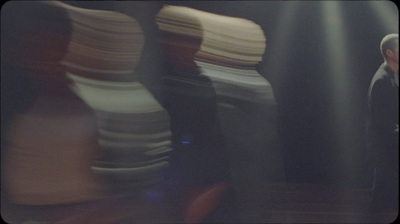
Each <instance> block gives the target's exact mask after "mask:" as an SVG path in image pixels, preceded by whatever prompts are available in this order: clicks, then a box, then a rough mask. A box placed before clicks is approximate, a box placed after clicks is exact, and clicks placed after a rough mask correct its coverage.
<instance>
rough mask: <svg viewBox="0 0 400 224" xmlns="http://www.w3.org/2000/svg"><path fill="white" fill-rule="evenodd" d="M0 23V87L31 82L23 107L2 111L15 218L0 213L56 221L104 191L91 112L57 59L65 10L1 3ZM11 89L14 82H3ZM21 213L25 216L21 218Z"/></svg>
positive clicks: (63, 41)
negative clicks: (96, 171)
mask: <svg viewBox="0 0 400 224" xmlns="http://www.w3.org/2000/svg"><path fill="white" fill-rule="evenodd" d="M1 23H2V24H1V40H2V46H1V51H2V52H1V54H2V86H3V85H4V86H7V85H11V84H16V83H15V81H14V83H12V82H9V81H10V80H20V81H21V82H23V83H22V85H25V82H27V81H29V80H30V81H31V84H32V85H31V86H29V88H31V91H30V92H26V97H31V100H30V101H29V100H28V101H27V103H26V105H25V108H24V110H19V111H15V113H14V114H13V113H11V112H10V113H9V114H10V115H9V116H8V117H6V119H9V121H8V122H7V124H8V127H7V130H6V131H7V132H6V135H4V139H5V140H6V143H5V147H4V148H2V150H3V149H4V150H5V152H4V153H3V152H2V154H3V156H2V182H3V183H4V188H5V192H6V195H7V197H6V198H7V199H8V200H9V202H10V203H11V204H13V205H18V206H20V208H21V210H19V212H20V213H18V212H17V213H14V214H16V215H15V216H14V217H7V216H6V215H5V216H3V217H4V218H5V219H6V221H11V222H15V221H16V220H14V218H16V219H19V221H27V220H21V219H36V220H35V221H50V222H55V221H57V220H59V219H63V218H66V217H68V216H69V215H71V214H75V213H76V212H77V211H75V210H74V209H73V208H74V205H78V204H80V206H82V205H83V204H82V203H84V204H85V203H87V202H91V201H97V200H98V199H100V198H102V197H104V196H105V195H106V190H105V189H104V186H103V184H102V181H101V179H99V178H98V177H97V176H95V175H94V173H93V172H92V170H91V165H92V163H93V161H94V160H95V158H96V157H97V153H98V150H99V145H98V141H97V128H96V117H95V115H94V112H93V111H92V109H91V108H90V107H89V106H88V105H87V104H85V103H84V102H83V101H82V100H81V99H80V98H79V97H78V96H76V95H75V94H74V93H73V91H71V89H70V87H69V84H70V83H71V82H70V80H69V79H68V78H67V76H66V73H65V69H64V67H63V66H62V65H61V64H60V63H59V62H60V61H61V60H62V59H63V57H64V56H65V54H66V52H67V49H68V44H69V41H70V36H71V32H72V26H71V23H70V19H69V17H68V14H67V12H66V11H65V10H63V9H61V8H58V7H54V6H51V5H48V4H45V3H43V2H27V1H25V2H20V1H11V2H7V3H6V4H5V5H4V6H3V7H2V13H1ZM3 77H5V78H6V79H5V80H3ZM21 77H22V78H21ZM3 81H8V83H4V84H3ZM13 88H18V86H7V89H13ZM21 91H25V90H21ZM15 92H17V91H15ZM4 93H6V94H8V93H9V92H8V93H7V92H4ZM2 95H3V92H2ZM22 95H23V94H22ZM3 97H4V98H7V95H6V96H2V99H3ZM8 97H10V98H11V99H9V101H10V103H12V104H18V103H20V102H12V101H13V100H18V98H12V97H13V95H8ZM21 98H24V97H23V96H22V97H21ZM2 113H3V109H2ZM2 119H3V117H2ZM2 121H3V120H2ZM2 123H3V122H2ZM3 131H5V130H2V135H3ZM3 199H4V198H3V197H2V200H3ZM58 206H60V207H58ZM78 207H79V206H78ZM67 208H69V209H71V210H69V211H70V213H68V212H67V211H68V209H67ZM2 209H3V207H2ZM27 211H31V213H32V214H31V215H29V217H28V216H26V217H24V215H23V214H27V213H26V212H27ZM67 214H68V215H67ZM3 215H4V214H3ZM7 218H10V219H11V220H7ZM37 219H39V220H37ZM31 221H32V220H31Z"/></svg>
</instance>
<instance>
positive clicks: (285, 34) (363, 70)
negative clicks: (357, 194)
mask: <svg viewBox="0 0 400 224" xmlns="http://www.w3.org/2000/svg"><path fill="white" fill-rule="evenodd" d="M65 2H66V3H68V4H71V5H74V6H79V7H83V8H92V9H105V10H114V11H119V12H122V13H125V14H128V15H130V16H132V17H134V18H135V19H136V20H137V21H138V22H139V23H140V24H141V25H142V29H143V31H144V35H145V38H146V43H145V47H144V52H143V57H142V60H141V63H140V65H139V66H138V67H137V72H139V73H140V74H141V81H142V82H143V83H144V84H145V85H146V86H147V87H148V88H149V89H150V90H151V91H152V92H153V93H154V94H157V86H156V84H155V83H156V80H157V79H158V78H159V76H160V74H162V69H163V67H162V63H161V60H160V57H161V54H160V53H161V51H160V48H159V44H158V38H159V33H158V30H157V26H156V24H155V22H154V17H155V15H156V14H157V12H158V11H159V10H160V9H161V7H162V6H163V4H171V5H184V6H188V7H192V8H195V9H199V10H204V11H208V12H212V13H217V14H221V15H227V16H234V17H241V18H246V19H250V20H252V21H254V22H256V23H257V24H259V25H260V26H261V27H262V29H263V30H264V33H265V35H266V38H267V49H266V52H265V54H264V56H263V61H262V62H261V63H260V64H259V65H258V66H257V69H258V70H259V72H260V74H262V75H263V76H264V77H265V78H266V79H267V80H268V81H269V82H270V83H271V84H272V86H273V88H274V91H275V97H276V100H277V102H278V108H277V109H278V132H279V135H280V140H281V148H282V152H283V155H284V161H285V166H286V175H287V178H288V179H289V181H293V182H317V183H337V184H354V183H355V184H363V183H366V182H368V170H367V166H366V164H365V163H364V158H365V140H366V139H365V117H366V110H367V104H366V95H367V90H368V86H369V82H370V80H371V78H372V76H373V75H374V72H375V71H376V69H377V68H378V66H379V65H380V64H381V63H382V57H381V55H380V52H379V43H380V40H381V39H382V37H383V36H385V35H386V34H388V33H398V20H399V18H398V8H397V7H396V5H395V4H394V3H393V2H390V1H338V2H328V3H327V2H323V1H322V2H320V1H104V2H103V1H65ZM246 128H251V127H246Z"/></svg>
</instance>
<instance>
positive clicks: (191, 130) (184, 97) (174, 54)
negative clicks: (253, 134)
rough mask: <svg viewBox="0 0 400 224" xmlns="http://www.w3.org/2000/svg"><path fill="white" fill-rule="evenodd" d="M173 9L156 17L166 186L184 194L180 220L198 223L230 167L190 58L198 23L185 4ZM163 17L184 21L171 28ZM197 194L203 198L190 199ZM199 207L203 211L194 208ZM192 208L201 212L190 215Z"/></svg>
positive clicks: (209, 96)
mask: <svg viewBox="0 0 400 224" xmlns="http://www.w3.org/2000/svg"><path fill="white" fill-rule="evenodd" d="M175 9H176V8H174V7H173V6H166V7H164V8H163V9H162V10H161V11H160V12H159V13H158V14H157V18H156V20H157V24H158V26H159V28H160V30H161V36H162V47H163V53H164V58H165V60H166V67H167V69H166V73H165V74H164V75H163V80H162V91H163V97H162V98H161V99H159V100H160V103H161V105H163V107H164V108H165V109H166V110H167V111H168V113H169V115H170V117H171V131H172V145H173V148H174V152H173V153H171V169H170V173H169V179H170V182H171V184H172V186H174V187H173V188H172V189H173V191H176V192H178V193H183V192H184V194H185V193H186V194H187V196H186V197H184V199H183V201H182V203H185V202H187V203H188V204H187V205H189V207H187V208H186V212H187V213H186V215H185V218H184V221H185V222H199V221H201V220H202V219H203V218H204V216H205V215H207V213H208V212H210V211H211V210H213V209H214V207H215V206H216V205H217V204H218V203H219V200H220V199H221V196H222V195H223V194H224V193H225V191H226V190H227V188H228V184H227V183H226V182H229V181H230V171H229V163H228V158H227V156H228V155H227V153H226V152H225V146H224V140H223V135H222V131H221V128H220V124H219V121H218V117H217V108H216V93H215V90H214V87H213V85H212V82H211V80H210V79H209V78H208V77H207V76H205V75H203V74H201V71H200V69H199V67H198V66H197V65H196V63H195V62H194V60H193V59H194V55H195V54H196V52H197V51H198V50H199V48H200V46H201V43H202V28H201V25H200V23H199V21H198V20H197V19H196V18H195V17H193V16H192V15H190V13H189V14H187V12H188V11H185V8H183V9H182V8H177V10H176V11H175ZM169 16H171V18H172V17H180V18H183V20H185V22H186V23H187V24H189V25H188V26H179V25H177V26H176V27H175V29H171V27H173V26H170V24H168V17H169ZM169 19H170V18H169ZM225 181H226V182H225ZM211 186H212V187H211ZM207 192H209V193H208V194H207ZM211 192H212V193H211ZM213 193H214V195H213ZM207 196H211V197H208V198H207ZM178 197H180V196H179V194H178ZM200 197H202V198H203V202H199V201H197V200H196V199H198V198H200ZM218 197H219V199H218ZM204 199H205V200H204ZM196 202H199V203H196ZM190 204H191V205H195V207H196V208H195V207H190ZM201 207H203V209H205V210H202V211H200V210H201V209H200V210H199V208H201ZM196 212H199V214H200V213H201V214H200V215H193V216H192V215H191V214H194V213H196ZM195 216H196V217H195Z"/></svg>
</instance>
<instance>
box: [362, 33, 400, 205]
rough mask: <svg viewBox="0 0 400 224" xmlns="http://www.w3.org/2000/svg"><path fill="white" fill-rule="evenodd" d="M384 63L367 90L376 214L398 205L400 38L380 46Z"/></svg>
mask: <svg viewBox="0 0 400 224" xmlns="http://www.w3.org/2000/svg"><path fill="white" fill-rule="evenodd" d="M380 50H381V53H382V56H383V58H384V63H383V64H382V65H381V66H380V67H379V69H378V70H377V72H376V73H375V75H374V77H373V78H372V81H371V84H370V87H369V90H368V108H369V114H368V123H367V135H368V151H369V157H370V158H369V159H370V162H371V164H372V165H373V168H374V170H375V171H374V172H375V177H374V189H373V200H372V207H373V210H374V211H375V212H383V211H388V210H389V211H392V210H393V211H396V212H398V203H399V193H398V187H399V186H398V185H399V160H398V159H399V158H398V155H399V154H398V153H399V151H398V150H399V130H398V125H399V118H398V117H399V73H398V72H399V37H398V34H389V35H386V36H385V37H384V38H383V39H382V41H381V44H380Z"/></svg>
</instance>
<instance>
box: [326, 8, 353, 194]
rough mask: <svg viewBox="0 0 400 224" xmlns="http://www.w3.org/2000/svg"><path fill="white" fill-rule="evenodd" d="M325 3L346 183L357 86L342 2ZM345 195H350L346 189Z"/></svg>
mask: <svg viewBox="0 0 400 224" xmlns="http://www.w3.org/2000/svg"><path fill="white" fill-rule="evenodd" d="M321 4H322V15H323V20H322V25H323V27H324V28H323V31H324V32H325V36H326V42H325V44H326V45H327V51H328V59H329V65H328V67H327V73H328V74H327V75H329V79H328V80H329V84H330V85H331V88H330V90H331V91H333V93H331V95H330V96H331V99H330V101H329V102H330V103H331V105H330V106H331V107H330V108H332V110H333V111H332V114H333V115H332V117H331V118H332V119H333V120H332V125H333V128H334V129H333V131H334V132H333V136H332V139H334V141H336V142H335V143H334V144H335V149H337V151H336V152H335V154H334V155H335V156H337V158H335V161H339V164H336V165H337V168H338V170H337V171H338V172H339V173H338V174H339V175H340V176H341V177H342V178H343V179H342V180H343V181H344V184H349V183H351V181H352V179H353V176H352V175H353V174H354V170H352V167H353V166H350V164H352V160H353V158H352V157H353V154H354V152H353V150H354V149H353V148H352V144H351V136H352V131H353V127H352V113H353V112H354V102H353V101H352V100H351V99H352V97H351V96H352V95H353V93H352V90H353V88H354V85H352V81H351V77H350V76H351V74H352V72H351V69H352V67H351V66H350V65H351V61H350V58H351V56H350V52H349V51H348V44H349V41H348V40H347V38H346V33H345V32H346V27H345V24H346V23H345V22H344V18H345V17H344V15H343V10H342V8H341V6H342V4H341V2H339V1H324V2H322V3H321ZM342 196H343V197H348V196H349V195H346V193H344V192H343V195H342Z"/></svg>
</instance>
